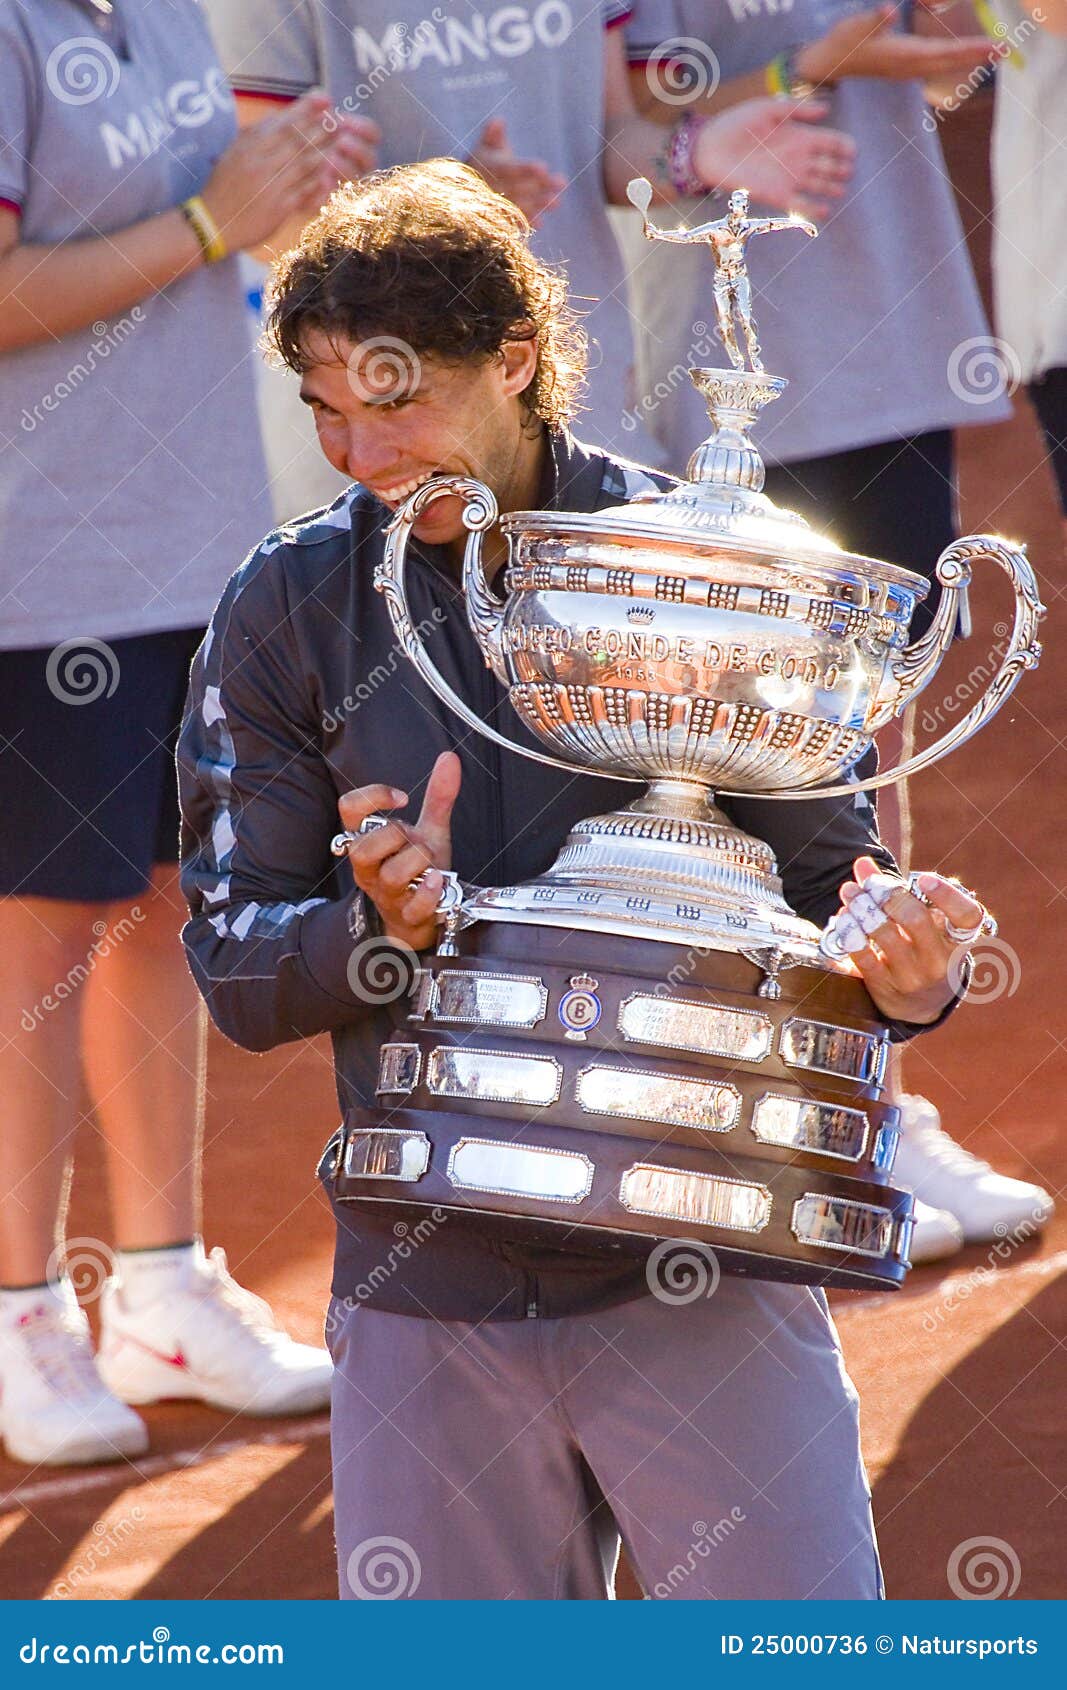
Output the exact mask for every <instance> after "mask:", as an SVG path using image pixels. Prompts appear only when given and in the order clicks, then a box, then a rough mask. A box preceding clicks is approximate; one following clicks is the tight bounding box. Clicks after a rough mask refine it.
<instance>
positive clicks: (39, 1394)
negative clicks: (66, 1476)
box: [0, 1280, 148, 1467]
mask: <svg viewBox="0 0 1067 1690" xmlns="http://www.w3.org/2000/svg"><path fill="white" fill-rule="evenodd" d="M0 1433H2V1435H3V1441H4V1446H5V1448H6V1450H7V1453H8V1455H9V1456H11V1458H12V1460H13V1461H25V1462H27V1463H29V1464H30V1465H31V1466H37V1465H38V1464H39V1463H43V1464H44V1465H45V1466H49V1467H62V1466H66V1465H67V1463H71V1464H77V1463H85V1462H96V1461H121V1460H122V1459H123V1457H126V1456H133V1455H143V1454H144V1452H145V1450H146V1449H147V1448H148V1427H147V1426H146V1425H145V1423H144V1421H143V1420H142V1419H141V1417H140V1415H139V1414H134V1412H133V1410H132V1409H130V1408H127V1407H126V1405H125V1403H122V1402H119V1400H118V1399H117V1397H114V1396H113V1395H112V1394H111V1392H110V1391H109V1390H108V1388H107V1385H106V1384H105V1382H104V1380H103V1379H102V1378H101V1377H100V1373H99V1371H98V1369H97V1365H96V1361H95V1358H94V1356H93V1345H92V1339H91V1337H90V1335H89V1322H88V1320H87V1319H86V1317H85V1312H84V1310H83V1309H81V1308H80V1307H79V1306H78V1299H77V1297H76V1296H75V1294H74V1287H73V1286H72V1285H71V1284H70V1283H69V1282H68V1281H66V1280H61V1281H60V1282H59V1283H58V1284H53V1285H46V1286H42V1288H41V1289H40V1290H39V1291H34V1293H33V1294H32V1296H29V1295H28V1294H27V1293H26V1292H24V1291H8V1292H0Z"/></svg>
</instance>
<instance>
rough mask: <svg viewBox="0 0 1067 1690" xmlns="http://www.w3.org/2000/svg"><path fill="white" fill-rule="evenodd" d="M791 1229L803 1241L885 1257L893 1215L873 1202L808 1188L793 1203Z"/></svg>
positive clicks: (827, 1248) (855, 1252)
mask: <svg viewBox="0 0 1067 1690" xmlns="http://www.w3.org/2000/svg"><path fill="white" fill-rule="evenodd" d="M789 1228H790V1231H791V1232H792V1234H793V1236H794V1238H796V1239H798V1240H799V1242H800V1243H801V1244H817V1245H818V1246H819V1247H820V1248H821V1249H823V1250H848V1251H850V1252H851V1253H852V1254H854V1255H857V1256H884V1255H885V1253H886V1251H887V1250H888V1249H889V1245H890V1241H891V1239H892V1236H893V1216H892V1214H891V1213H890V1211H889V1210H888V1209H880V1208H878V1207H876V1205H875V1204H873V1203H855V1202H853V1201H852V1199H851V1198H848V1197H822V1196H820V1195H819V1194H818V1193H817V1192H813V1191H808V1192H805V1194H804V1196H803V1197H798V1198H797V1200H796V1202H795V1203H794V1204H793V1214H792V1218H791V1220H790V1222H789Z"/></svg>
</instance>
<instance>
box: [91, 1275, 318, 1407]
mask: <svg viewBox="0 0 1067 1690" xmlns="http://www.w3.org/2000/svg"><path fill="white" fill-rule="evenodd" d="M100 1316H101V1328H102V1335H101V1340H100V1357H99V1360H100V1371H101V1373H102V1374H103V1376H104V1378H105V1379H106V1380H107V1382H108V1384H109V1385H110V1387H111V1389H112V1390H113V1391H114V1392H115V1395H116V1396H118V1397H121V1398H122V1400H123V1402H135V1403H149V1402H159V1401H160V1400H161V1399H163V1398H166V1397H192V1398H196V1399H197V1400H198V1401H200V1402H206V1403H209V1404H210V1405H211V1407H212V1408H223V1409H228V1410H229V1411H230V1412H231V1413H235V1414H306V1413H309V1412H310V1411H311V1410H313V1409H317V1408H323V1407H324V1406H325V1405H326V1403H327V1402H328V1401H329V1398H330V1378H331V1375H332V1372H333V1366H332V1363H331V1361H330V1356H329V1352H328V1351H326V1350H323V1349H314V1348H312V1346H311V1345H310V1344H297V1343H294V1342H293V1340H292V1338H290V1337H289V1336H288V1334H287V1333H285V1332H283V1331H281V1329H280V1328H279V1326H278V1325H277V1322H276V1321H275V1319H274V1316H273V1315H272V1313H271V1311H270V1309H269V1308H268V1306H267V1304H266V1303H265V1302H263V1300H262V1299H261V1298H260V1297H256V1296H254V1295H253V1294H252V1292H251V1291H246V1290H244V1289H243V1287H242V1286H240V1285H238V1284H237V1282H236V1280H234V1279H232V1278H231V1277H230V1273H229V1271H228V1269H227V1266H226V1252H225V1251H224V1250H222V1249H219V1248H216V1249H214V1250H212V1252H211V1255H210V1256H205V1254H204V1247H203V1245H202V1244H201V1243H199V1242H197V1244H196V1245H195V1247H194V1249H193V1250H192V1251H191V1252H190V1253H189V1259H188V1263H187V1265H186V1266H185V1267H184V1268H183V1270H182V1271H181V1272H180V1273H179V1274H178V1275H176V1276H174V1277H171V1278H169V1279H168V1280H167V1282H166V1285H165V1286H164V1287H162V1288H161V1289H160V1291H159V1294H158V1295H155V1296H152V1295H149V1297H148V1298H147V1300H144V1301H140V1302H137V1303H136V1304H133V1303H132V1302H131V1300H130V1298H129V1297H124V1295H123V1287H122V1283H121V1281H120V1280H119V1279H118V1278H117V1277H116V1278H113V1279H110V1280H109V1281H108V1283H107V1285H106V1286H105V1288H104V1293H103V1297H102V1300H101V1306H100Z"/></svg>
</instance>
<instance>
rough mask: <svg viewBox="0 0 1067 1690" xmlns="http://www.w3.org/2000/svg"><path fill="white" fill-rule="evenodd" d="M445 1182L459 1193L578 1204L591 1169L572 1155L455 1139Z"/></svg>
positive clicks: (498, 1141)
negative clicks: (493, 1193) (464, 1190)
mask: <svg viewBox="0 0 1067 1690" xmlns="http://www.w3.org/2000/svg"><path fill="white" fill-rule="evenodd" d="M448 1177H449V1179H450V1180H451V1182H452V1184H453V1185H454V1186H456V1187H457V1188H459V1189H461V1190H462V1189H466V1190H468V1191H495V1192H498V1193H499V1194H500V1195H501V1196H502V1197H538V1198H544V1199H547V1200H548V1201H551V1202H556V1203H580V1202H581V1201H582V1198H583V1197H588V1195H589V1192H590V1189H591V1187H592V1184H593V1164H592V1162H591V1161H590V1160H589V1158H588V1156H582V1155H580V1154H579V1153H578V1152H577V1151H575V1150H545V1149H539V1148H538V1147H536V1146H531V1145H528V1144H509V1143H508V1142H507V1140H506V1139H496V1138H461V1139H460V1140H459V1143H458V1144H456V1145H455V1147H454V1149H453V1151H452V1154H451V1155H450V1156H449V1158H448Z"/></svg>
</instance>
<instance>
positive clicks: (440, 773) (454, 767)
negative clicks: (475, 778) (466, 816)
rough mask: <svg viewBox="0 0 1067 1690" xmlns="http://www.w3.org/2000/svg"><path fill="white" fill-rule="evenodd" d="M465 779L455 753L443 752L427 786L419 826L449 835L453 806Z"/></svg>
mask: <svg viewBox="0 0 1067 1690" xmlns="http://www.w3.org/2000/svg"><path fill="white" fill-rule="evenodd" d="M462 779H463V765H462V763H461V762H460V760H459V758H458V757H457V756H456V753H455V752H454V751H442V753H441V755H440V757H438V759H437V761H436V763H435V764H434V766H433V769H432V770H431V772H430V779H429V781H428V782H427V785H426V795H425V797H424V798H423V800H422V809H421V810H420V812H419V820H418V826H419V827H420V828H422V827H425V828H430V829H433V830H436V831H438V832H442V833H448V832H449V830H450V824H451V821H452V806H453V805H454V804H455V802H456V799H457V798H458V796H459V788H460V782H461V781H462Z"/></svg>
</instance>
